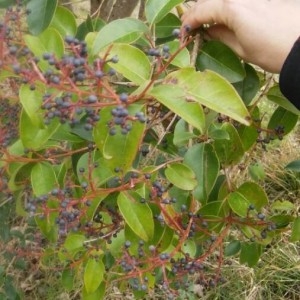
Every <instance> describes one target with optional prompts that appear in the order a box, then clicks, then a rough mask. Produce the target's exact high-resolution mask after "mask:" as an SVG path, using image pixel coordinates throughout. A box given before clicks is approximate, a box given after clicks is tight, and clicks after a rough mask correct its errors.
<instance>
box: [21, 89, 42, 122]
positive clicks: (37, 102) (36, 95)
mask: <svg viewBox="0 0 300 300" xmlns="http://www.w3.org/2000/svg"><path fill="white" fill-rule="evenodd" d="M19 97H20V102H21V104H22V106H23V108H24V110H25V111H26V113H27V115H28V117H29V118H30V121H31V122H32V124H33V125H35V126H37V127H39V128H44V122H43V116H42V113H41V105H42V99H43V93H42V92H41V91H40V89H35V90H34V91H32V90H31V89H30V86H29V85H22V86H21V87H20V91H19Z"/></svg>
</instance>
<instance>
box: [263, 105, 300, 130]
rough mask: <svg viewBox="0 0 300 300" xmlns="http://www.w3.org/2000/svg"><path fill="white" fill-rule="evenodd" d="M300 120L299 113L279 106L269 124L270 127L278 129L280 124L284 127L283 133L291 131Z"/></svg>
mask: <svg viewBox="0 0 300 300" xmlns="http://www.w3.org/2000/svg"><path fill="white" fill-rule="evenodd" d="M297 122H298V115H296V114H294V113H292V112H290V111H288V110H286V109H285V108H282V107H280V106H279V107H278V108H277V109H276V110H275V111H274V113H273V115H272V116H271V119H270V121H269V124H268V129H273V130H274V129H276V128H277V127H278V126H283V127H284V133H283V135H286V134H288V133H289V132H291V131H292V130H293V129H294V127H295V126H296V124H297Z"/></svg>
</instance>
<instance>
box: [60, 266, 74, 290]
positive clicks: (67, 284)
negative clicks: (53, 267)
mask: <svg viewBox="0 0 300 300" xmlns="http://www.w3.org/2000/svg"><path fill="white" fill-rule="evenodd" d="M74 277H75V274H74V270H73V269H64V270H63V272H62V274H61V283H62V285H63V287H64V288H65V289H66V290H67V291H71V290H72V289H73V287H74Z"/></svg>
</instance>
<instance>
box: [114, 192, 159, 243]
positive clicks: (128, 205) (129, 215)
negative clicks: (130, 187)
mask: <svg viewBox="0 0 300 300" xmlns="http://www.w3.org/2000/svg"><path fill="white" fill-rule="evenodd" d="M140 198H141V197H140V196H139V195H138V194H137V193H133V192H132V193H129V192H121V193H120V195H119V196H118V206H119V209H120V212H121V214H122V216H123V218H124V219H125V222H126V224H128V226H129V227H130V228H131V230H132V231H133V232H134V233H135V234H136V235H137V236H139V237H140V238H141V239H143V240H144V241H148V240H150V239H151V238H152V237H153V234H154V221H153V215H152V211H151V209H150V208H149V206H148V205H147V204H143V203H140V201H139V199H140Z"/></svg>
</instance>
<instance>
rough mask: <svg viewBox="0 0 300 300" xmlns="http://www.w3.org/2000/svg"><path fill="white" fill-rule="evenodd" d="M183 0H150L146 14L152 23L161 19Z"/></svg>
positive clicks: (146, 7) (147, 3)
mask: <svg viewBox="0 0 300 300" xmlns="http://www.w3.org/2000/svg"><path fill="white" fill-rule="evenodd" d="M182 2H183V0H148V1H147V2H146V6H145V16H146V19H147V21H148V23H150V24H151V25H152V24H153V23H158V22H159V21H161V20H162V19H163V18H164V17H165V16H166V15H167V14H168V13H169V12H170V11H171V10H172V8H174V7H175V6H176V5H178V4H180V3H182Z"/></svg>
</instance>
